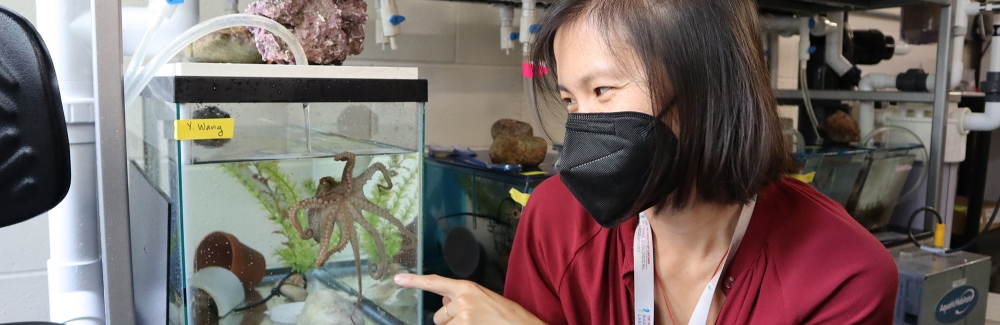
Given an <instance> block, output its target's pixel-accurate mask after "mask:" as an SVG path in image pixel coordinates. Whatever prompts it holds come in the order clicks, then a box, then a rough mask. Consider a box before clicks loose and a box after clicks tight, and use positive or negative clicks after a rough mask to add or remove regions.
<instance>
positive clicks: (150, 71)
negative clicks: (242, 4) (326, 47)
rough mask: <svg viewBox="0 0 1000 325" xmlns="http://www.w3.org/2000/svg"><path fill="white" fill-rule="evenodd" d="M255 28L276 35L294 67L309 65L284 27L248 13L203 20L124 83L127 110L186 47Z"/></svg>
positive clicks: (297, 43)
mask: <svg viewBox="0 0 1000 325" xmlns="http://www.w3.org/2000/svg"><path fill="white" fill-rule="evenodd" d="M240 26H246V27H255V28H262V29H264V30H266V31H269V32H271V33H272V34H274V36H277V37H278V38H280V39H281V40H282V41H284V42H285V44H288V48H289V49H290V50H291V51H292V56H293V57H294V58H295V64H296V65H308V64H309V61H308V60H307V59H306V52H305V50H303V49H302V44H299V40H298V39H296V38H295V35H292V32H290V31H288V29H287V28H285V26H282V25H281V24H279V23H277V22H275V21H273V20H271V19H269V18H267V17H263V16H257V15H248V14H232V15H225V16H220V17H216V18H212V19H209V20H206V21H205V22H203V23H201V24H198V25H195V26H194V27H191V28H190V29H188V30H186V31H184V33H183V34H181V35H180V36H178V37H177V38H176V39H174V40H173V41H172V42H170V44H168V45H167V47H166V48H164V49H163V51H162V52H160V53H158V54H157V55H156V56H154V57H153V59H152V60H150V62H149V64H147V65H146V66H145V67H144V68H143V69H142V72H140V73H139V75H138V77H137V79H136V82H135V83H132V84H127V85H125V86H126V88H125V89H126V90H125V106H126V107H128V106H129V105H131V104H132V102H134V101H135V100H136V99H138V98H139V93H140V92H141V91H142V89H143V88H145V87H146V85H147V84H149V82H150V81H151V80H153V77H154V76H155V75H156V72H157V71H159V70H160V68H161V67H163V65H164V64H166V63H167V61H169V60H170V59H171V58H173V57H174V56H176V55H177V54H178V53H180V52H181V51H182V50H184V48H185V47H187V46H188V44H191V43H192V42H194V41H196V40H198V39H199V38H202V37H204V36H205V35H208V34H210V33H212V32H214V31H217V30H220V29H226V28H232V27H240Z"/></svg>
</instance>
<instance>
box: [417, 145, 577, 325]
mask: <svg viewBox="0 0 1000 325" xmlns="http://www.w3.org/2000/svg"><path fill="white" fill-rule="evenodd" d="M475 153H476V156H475V157H473V158H472V159H481V160H482V161H486V162H489V161H490V158H489V157H490V155H489V151H487V150H483V151H476V152H475ZM425 159H426V160H425V170H424V180H425V182H424V216H425V218H424V221H423V223H424V229H423V231H424V239H425V241H424V248H423V249H424V260H423V261H424V271H425V273H428V274H438V275H441V276H444V277H448V278H454V279H465V280H469V281H473V282H476V283H478V284H480V285H482V286H483V287H485V288H487V289H490V290H492V291H494V292H497V293H500V294H502V293H503V288H504V285H505V280H506V275H507V259H508V257H510V252H511V248H512V246H513V244H514V233H515V230H516V229H517V224H518V221H519V220H520V217H521V210H522V209H523V207H522V206H521V205H520V204H519V203H517V202H516V201H514V200H513V199H512V198H511V194H510V193H511V189H515V190H517V191H519V192H521V193H529V194H530V193H531V192H532V191H533V190H534V189H535V187H537V186H538V185H539V184H541V183H542V182H543V181H545V180H546V179H548V178H549V177H551V176H554V175H556V174H558V172H557V171H556V169H555V166H554V163H555V161H556V160H557V159H558V155H557V154H555V153H548V154H547V155H546V157H545V160H544V161H543V162H542V164H541V165H539V166H536V167H525V168H523V169H522V170H518V171H504V170H496V169H490V168H486V167H483V166H478V165H476V164H473V163H469V162H468V161H467V159H461V158H459V157H457V156H448V157H434V156H432V155H428V156H427V157H426V158H425ZM440 306H441V300H440V299H434V298H432V297H429V298H428V299H427V301H426V305H425V307H426V308H427V309H428V310H436V309H437V308H440ZM435 307H436V308H435Z"/></svg>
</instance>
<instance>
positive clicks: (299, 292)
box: [279, 284, 307, 302]
mask: <svg viewBox="0 0 1000 325" xmlns="http://www.w3.org/2000/svg"><path fill="white" fill-rule="evenodd" d="M279 290H280V291H281V295H283V296H285V297H286V298H288V300H291V301H294V302H299V301H303V300H306V295H307V293H306V289H304V288H302V287H299V286H296V285H291V284H284V285H282V286H281V288H279Z"/></svg>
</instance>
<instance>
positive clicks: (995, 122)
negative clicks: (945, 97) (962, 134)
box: [965, 102, 1000, 131]
mask: <svg viewBox="0 0 1000 325" xmlns="http://www.w3.org/2000/svg"><path fill="white" fill-rule="evenodd" d="M997 128H1000V102H990V103H986V111H985V112H983V113H971V114H968V115H966V117H965V129H966V130H969V131H993V130H996V129H997Z"/></svg>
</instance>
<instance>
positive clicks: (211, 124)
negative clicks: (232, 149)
mask: <svg viewBox="0 0 1000 325" xmlns="http://www.w3.org/2000/svg"><path fill="white" fill-rule="evenodd" d="M235 129H236V120H234V119H232V118H213V119H199V120H177V121H174V139H176V140H210V139H232V138H233V131H234V130H235Z"/></svg>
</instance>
